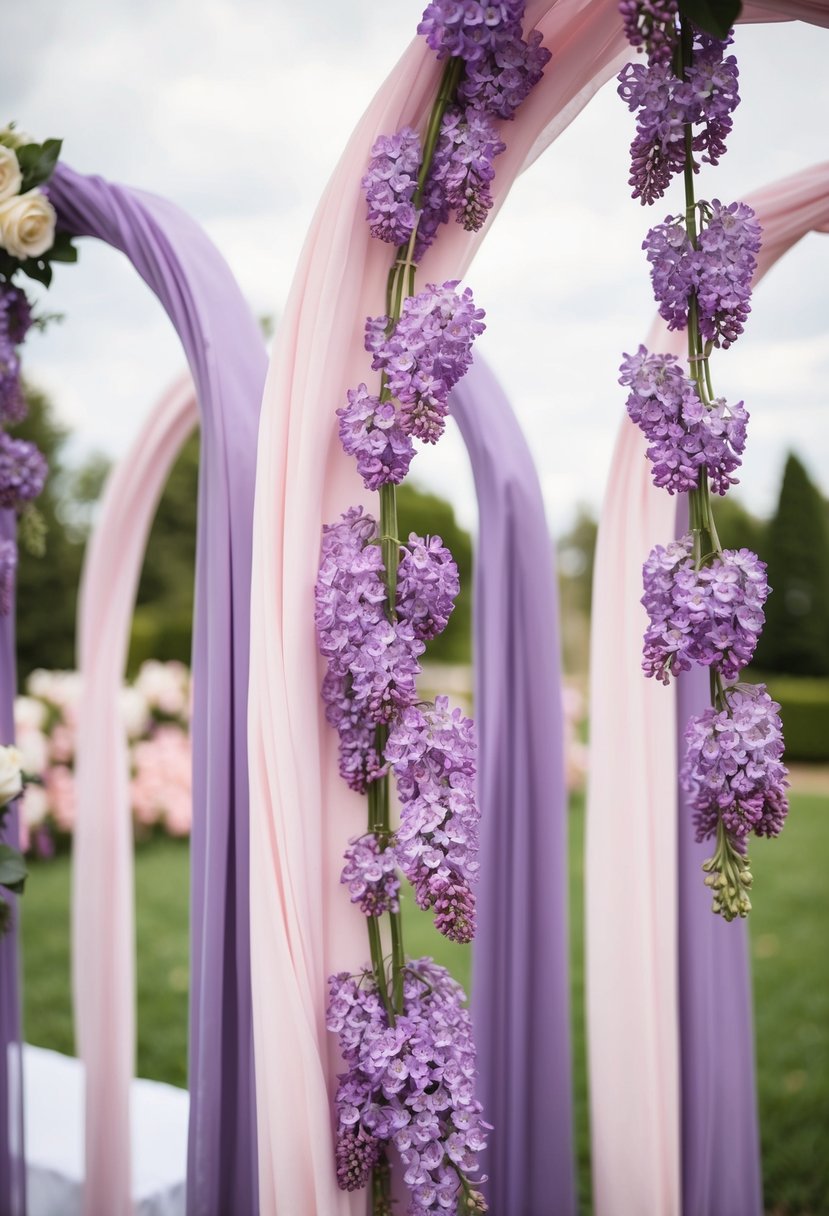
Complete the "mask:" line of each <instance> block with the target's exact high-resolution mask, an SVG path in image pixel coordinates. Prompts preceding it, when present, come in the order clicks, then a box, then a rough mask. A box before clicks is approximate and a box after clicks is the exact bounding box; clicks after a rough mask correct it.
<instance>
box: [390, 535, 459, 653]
mask: <svg viewBox="0 0 829 1216" xmlns="http://www.w3.org/2000/svg"><path fill="white" fill-rule="evenodd" d="M459 591H460V582H459V581H458V567H457V566H456V564H455V559H454V558H453V556H452V554H451V553H450V552H449V550H448V549H447V548H446V546H445V545H444V544H443V542H442V540H441V539H440V537H439V536H429V537H427V538H426V539H425V540H422V539H421V537H419V536H418V535H417V534H416V533H414V532H411V533H410V534H409V544H408V547H407V548H406V550H405V552H404V554H403V557H402V558H401V560H400V565H399V566H398V568H397V615H398V617H399V618H400V620H402V621H408V622H409V624H410V625H411V627H412V629H413V630H414V635H415V637H418V638H422V639H423V640H424V641H427V642H428V641H429V640H430V639H431V638H436V637H437V636H438V634H440V633H443V631H444V629H445V628H446V626H447V625H448V623H449V617H450V616H451V614H452V610H453V608H454V607H455V600H456V598H457V596H458V592H459Z"/></svg>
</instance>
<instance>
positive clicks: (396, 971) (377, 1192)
mask: <svg viewBox="0 0 829 1216" xmlns="http://www.w3.org/2000/svg"><path fill="white" fill-rule="evenodd" d="M463 68H464V63H463V60H462V59H450V60H448V61H447V63H446V66H445V67H444V69H443V75H442V77H441V81H440V88H439V90H438V95H437V97H436V98H435V102H434V104H433V106H432V109H431V112H430V114H429V118H428V121H427V123H426V133H425V136H424V140H423V160H422V162H421V165H420V170H419V172H418V177H417V187H416V189H415V193H414V197H413V199H412V203H413V205H414V206H415V207H419V206H420V203H421V200H422V198H423V191H424V188H425V185H426V179H427V178H428V176H429V170H430V168H431V166H432V159H433V157H434V154H435V148H436V147H437V141H438V137H439V135H440V125H441V122H442V120H443V115H444V113H445V112H446V108H447V106H449V105H450V104H451V102H452V100H453V98H454V95H455V90H456V89H457V87H458V84H459V82H460V79H461V76H462V74H463ZM416 243H417V225H415V228H414V231H413V232H412V235H411V237H410V238H409V241H408V243H407V244H406V245H401V246H400V248H399V249H398V250H397V257H396V258H395V261H394V264H393V265H392V267H391V269H390V271H389V276H388V280H387V284H386V313H387V315H388V318H389V322H388V326H387V331H386V332H387V333H389V334H390V333H391V332H392V331H393V329H394V327H395V325H396V324H397V322H398V321H399V320H400V316H401V314H402V312H403V301H404V299H405V297H406V295H410V296H411V295H414V290H415V275H416V271H417V266H416V264H415V260H414V251H415V245H416ZM390 399H391V392H390V390H389V387H388V381H387V377H386V375H385V373H384V374H383V375H382V376H381V378H380V400H381V401H389V400H390ZM398 532H399V528H398V522H397V491H396V488H395V486H394V485H393V484H388V485H384V486H381V487H380V546H381V551H382V554H383V567H384V569H385V583H386V611H387V613H388V615H389V619H390V620H394V619H395V615H396V613H395V604H396V602H397V567H398V564H399V560H400V541H399V540H398V539H397V537H398ZM388 734H389V731H388V727H387V726H385V725H382V726H378V727H377V732H376V736H375V743H376V747H377V753H378V755H380V756H383V755H384V754H385V748H386V742H387V740H388ZM390 802H391V799H390V793H389V777H388V774H387V775H386V776H384V777H382V778H381V779H380V780H379V781H373V782H372V783H371V784H370V785H369V788H368V828H369V831H370V832H372V833H374V835H376V837H377V840H378V843H379V845H380V847H381V848H382V849H385V848H387V847H388V843H389V840H390V839H391V836H392V830H391V808H390ZM388 916H389V922H390V927H391V958H392V961H391V995H390V994H389V985H388V981H387V977H386V968H385V963H384V959H383V946H382V940H381V935H380V923H379V920H378V919H377V918H376V917H371V916H370V917H368V933H369V945H370V948H371V963H372V969H373V971H374V978H375V982H376V984H377V990H378V992H379V994H380V999H381V1000H382V1002H383V1005H384V1007H385V1009H386V1013H387V1014H388V1017H389V1022H390V1024H391V1025H394V1021H395V1015H396V1014H399V1013H402V1012H403V971H404V968H405V961H406V956H405V952H404V949H403V923H402V920H401V917H400V913H399V912H389V914H388ZM380 1172H381V1171H380V1170H379V1167H378V1169H375V1170H374V1171H373V1174H374V1181H373V1184H372V1186H373V1193H372V1207H373V1211H374V1213H375V1214H376V1216H380V1213H381V1212H385V1211H386V1207H385V1206H384V1205H385V1204H387V1202H388V1201H387V1195H386V1191H385V1190H384V1185H385V1184H382V1185H381V1183H380V1182H378V1173H380ZM387 1172H388V1166H386V1173H387ZM378 1188H379V1189H378Z"/></svg>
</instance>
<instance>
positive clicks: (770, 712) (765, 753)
mask: <svg viewBox="0 0 829 1216" xmlns="http://www.w3.org/2000/svg"><path fill="white" fill-rule="evenodd" d="M726 702H727V709H723V710H721V711H720V712H717V710H716V709H713V708H711V709H706V710H705V711H704V713H702V714H700V715H699V716H697V717H693V718H691V721H690V722H689V723H688V728H687V730H686V731H685V740H686V743H687V745H688V751H687V753H686V756H685V761H684V763H683V765H682V769H681V772H680V779H681V781H682V785H683V788H684V789H685V791H686V793H687V794H688V795H689V798H690V802H691V805H692V807H693V808H694V826H695V827H696V832H697V840H699V841H702V840H706V839H707V838H709V837H712V836H715V835H716V832H717V824H718V821H719V820H720V819H721V820H722V822H723V825H724V827H725V829H726V831H727V832H728V833H729V835H730V836H731V837H732V839H733V840H735V841H739V842H742V841H745V838H746V837H747V836H748V835H749V833H751V832H753V833H754V834H755V835H756V836H777V835H778V834H779V833H780V831H781V830H782V828H783V824H784V822H785V819H786V813H787V810H788V806H787V803H786V788H787V786H788V781H787V776H788V774H787V771H786V768H785V766H784V764H783V763H782V759H781V757H782V755H783V733H782V729H781V726H780V706H779V705H778V704H777V702H776V701H773V700H772V699H771V697H770V696H769V694H768V692H767V691H766V687H765V685H764V684H753V685H745V686H743V685H740V686H738V687H737V688H732V689H730V690H729V691H728V692H727V693H726Z"/></svg>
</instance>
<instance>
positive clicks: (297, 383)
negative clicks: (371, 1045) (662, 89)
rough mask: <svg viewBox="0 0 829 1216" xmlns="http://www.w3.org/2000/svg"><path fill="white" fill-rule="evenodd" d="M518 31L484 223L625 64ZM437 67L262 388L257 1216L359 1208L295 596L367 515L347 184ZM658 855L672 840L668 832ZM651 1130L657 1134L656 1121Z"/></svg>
mask: <svg viewBox="0 0 829 1216" xmlns="http://www.w3.org/2000/svg"><path fill="white" fill-rule="evenodd" d="M812 7H813V6H812V5H796V6H789V5H785V6H784V5H782V4H778V5H777V6H776V13H777V15H780V14H781V13H782V15H784V16H786V17H792V16H797V15H801V14H802V12H804V11H807V10H808V12H809V13H811V12H812ZM818 8H819V12H820V14H821V15H824V14H825V13H826V12H827V11H829V5H823V4H820V5H819V6H818ZM527 23H528V25H535V26H537V27H538V28H539V29H541V31H542V33H543V35H544V41H545V43H546V44H547V45H548V46H550V47H551V48H552V49H553V51H554V60H553V63H552V64H551V65H550V68H549V69H548V71H547V74H546V75H545V77H544V79H543V81H542V82H541V84H540V85H539V86H538V88H537V89H536V90H535V92H534V93H533V94H532V96H531V97H530V98H529V100H528V102H527V103H526V104H525V106H524V107H523V108H522V110H521V111H520V112H519V115H518V117H517V119H516V121H515V122H514V123H511V124H505V125H504V129H503V132H502V134H503V138H504V139H505V140H506V142H507V150H506V152H505V153H504V154H503V155H502V156H501V157H500V158H499V161H498V165H497V176H496V179H495V183H494V191H493V193H494V196H495V209H496V211H497V209H498V208H499V207H500V205H501V204H502V203H503V200H504V198H505V197H506V195H507V193H508V192H509V189H510V186H511V185H512V182H513V180H514V179H515V177H516V176H517V174H518V173H519V172H520V171H521V169H522V168H523V167H524V166H525V165H527V164H529V163H531V162H532V160H533V159H534V158H535V157H536V156H537V155H538V154H539V152H540V151H541V150H542V149H543V148H544V147H545V146H546V145H547V144H548V143H549V142H550V141H551V140H552V139H553V138H555V137H556V135H558V134H559V133H560V131H561V130H563V129H564V127H565V126H566V125H567V123H568V122H570V121H571V120H572V119H573V118H574V117H575V115H576V114H577V113H578V112H579V110H580V109H581V107H582V106H583V105H584V104H586V102H587V101H588V100H589V98H590V97H591V96H592V94H593V93H594V92H595V91H596V89H597V88H598V87H599V86H600V85H601V84H602V83H603V82H604V81H605V80H606V79H607V78H608V77H609V75H610V74H611V73H612V72H613V70H614V69H615V68H616V67H617V66H618V64H619V63H620V62H621V61H622V60H623V58H624V57H625V56H626V49H625V43H624V40H623V37H622V33H621V28H620V22H619V19H618V13H617V9H616V4H615V0H561V2H560V3H556V4H550V3H549V0H534V2H531V3H530V4H528V6H527ZM439 70H440V69H439V65H437V63H436V62H435V60H434V58H433V56H432V54H431V52H430V51H429V50H428V48H427V47H426V46H425V44H423V43H422V42H415V43H413V44H412V45H411V46H410V48H409V49H408V51H407V52H406V54H405V55H404V56H403V58H402V60H401V61H400V63H399V64H398V66H397V67H396V68H395V69H394V71H393V72H392V74H391V75H390V77H389V78H388V80H387V81H386V83H385V84H384V85H383V86H382V87H381V89H380V90H379V92H378V94H377V96H376V97H375V99H374V101H373V102H372V104H371V105H370V107H369V109H368V110H367V112H366V114H365V115H364V116H363V118H362V119H361V121H360V123H359V124H358V126H357V129H356V131H355V133H354V135H353V136H352V139H351V141H350V142H349V144H348V147H347V148H346V151H345V153H344V155H343V157H342V159H341V161H340V163H339V165H338V166H337V168H336V170H335V172H334V174H333V176H332V178H331V181H330V183H329V185H328V188H327V190H326V191H325V193H324V195H323V198H322V200H321V202H320V205H319V207H318V210H317V213H316V215H315V217H314V220H313V223H312V225H311V229H310V232H309V235H308V237H307V240H306V243H305V247H304V250H303V254H302V257H301V260H300V264H299V267H298V270H297V273H296V276H295V279H294V283H293V287H292V291H291V294H290V298H289V301H288V304H287V308H286V312H285V316H284V320H283V323H282V326H281V328H280V332H279V335H278V339H277V342H276V344H275V349H274V353H273V356H272V361H271V368H270V372H269V376H268V381H267V383H266V387H265V395H264V401H263V411H262V419H261V425H260V434H259V452H258V464H257V483H256V504H255V511H254V536H253V573H252V606H251V686H250V700H249V728H250V735H249V763H250V784H251V956H252V971H253V1018H254V1046H255V1057H256V1086H257V1116H258V1128H259V1162H260V1202H261V1211H262V1213H263V1214H264V1216H274V1214H276V1213H278V1216H305V1214H306V1213H308V1212H325V1213H330V1214H331V1216H338V1214H345V1213H356V1212H358V1211H359V1210H360V1209H361V1208H362V1206H363V1204H364V1199H363V1198H362V1197H361V1196H356V1197H355V1196H348V1195H345V1194H342V1193H340V1192H338V1191H337V1189H336V1184H335V1179H334V1171H333V1152H332V1136H331V1123H330V1105H329V1093H330V1089H331V1086H332V1083H333V1078H334V1073H335V1072H336V1068H337V1060H336V1055H335V1051H334V1047H333V1044H332V1042H331V1040H330V1037H328V1036H327V1035H326V1032H325V1028H324V1006H325V991H326V977H327V975H328V974H330V973H331V972H332V971H336V970H338V969H340V968H351V967H354V966H358V965H360V964H361V963H362V962H363V961H364V958H365V955H366V946H365V940H364V935H365V930H364V927H363V925H362V923H361V918H360V916H359V914H358V913H356V912H354V910H353V909H352V908H350V906H349V904H348V899H347V895H345V894H344V893H343V891H342V890H341V889H340V888H339V885H338V881H337V878H338V874H339V869H340V858H341V852H342V848H343V845H344V842H345V841H346V840H347V838H348V837H349V836H350V835H352V834H354V833H355V832H358V831H359V832H361V831H363V830H364V809H363V805H362V802H361V800H360V799H359V798H358V797H357V796H355V795H353V794H352V793H350V792H349V791H348V790H347V789H346V788H345V787H344V785H343V783H342V782H341V781H340V780H339V778H338V776H337V771H336V757H335V752H336V741H335V738H334V733H333V732H332V731H331V730H330V729H329V728H328V727H327V726H326V724H325V722H324V720H323V716H322V711H321V705H320V699H319V683H320V676H321V673H320V670H319V667H318V662H317V654H316V647H315V642H314V631H313V604H312V588H313V582H314V576H315V572H316V565H317V558H318V551H319V537H320V530H321V527H322V525H323V523H325V522H328V521H331V520H334V519H336V518H337V517H338V516H339V514H340V513H341V512H342V511H343V510H344V509H345V508H346V507H347V506H349V505H351V504H353V503H356V502H365V503H368V496H367V495H366V494H365V493H364V492H363V490H362V489H361V486H360V483H359V481H358V479H357V477H356V474H355V472H354V468H353V464H352V462H351V461H350V460H348V459H347V458H346V457H345V456H344V455H343V453H342V452H341V450H340V448H339V444H338V441H337V437H336V425H335V424H336V419H335V416H334V411H335V409H336V408H337V406H338V405H339V404H340V403H341V401H342V400H343V399H344V394H345V391H346V389H347V388H348V387H349V386H353V385H356V384H358V383H359V382H360V381H361V380H364V379H366V378H367V377H368V376H369V374H370V373H369V364H368V361H367V359H366V356H365V353H364V351H363V342H362V329H363V322H364V318H365V317H366V316H367V315H376V314H378V313H380V312H382V310H383V301H384V291H385V282H386V275H387V272H388V267H389V263H390V251H389V249H388V248H387V247H385V246H383V245H381V244H380V243H378V242H374V241H372V240H371V238H370V236H369V233H368V228H367V225H366V223H365V216H364V211H365V204H364V201H363V199H362V197H361V194H360V188H359V181H360V177H361V175H362V173H363V172H364V169H365V165H366V161H367V158H368V155H369V149H370V147H371V144H372V143H373V141H374V139H375V138H376V137H377V136H378V135H380V134H383V133H390V132H393V131H396V130H399V128H400V127H401V126H402V125H403V124H404V123H407V124H410V125H415V126H417V125H421V124H422V122H423V120H424V118H425V114H426V110H427V107H428V105H429V103H430V101H431V98H432V97H433V95H434V91H435V86H436V83H437V79H438V74H439ZM489 228H490V223H487V224H486V225H485V227H484V229H483V230H482V231H481V232H480V233H478V234H476V235H474V236H470V235H469V234H466V233H464V232H463V231H462V230H461V229H460V228H459V227H458V226H457V225H451V226H450V227H449V228H447V229H444V230H443V231H442V232H441V234H440V236H439V238H438V240H437V242H436V244H435V246H434V247H433V249H432V250H431V251H430V252H429V254H428V255H427V256H426V258H425V260H424V264H423V269H422V272H421V274H420V275H419V282H420V283H421V284H422V283H425V282H435V281H437V282H439V281H442V280H444V279H455V278H460V277H462V276H463V275H464V273H465V272H466V270H467V268H468V266H469V264H470V262H471V260H472V257H473V255H474V252H475V250H476V249H477V246H478V243H479V242H480V240H482V239H483V237H484V235H485V234H486V233H487V232H488V231H489ZM479 302H480V303H481V304H483V305H485V304H486V301H485V300H481V301H479ZM314 672H316V673H317V678H316V679H315V678H314V676H313V673H314ZM643 695H644V694H643ZM665 769H666V772H667V771H668V766H667V763H666V766H665ZM665 843H666V844H668V845H670V844H672V837H671V836H670V833H669V839H668V840H667V841H666V842H665ZM657 932H658V930H657ZM674 1098H675V1094H674ZM666 1118H667V1123H668V1126H669V1127H670V1123H671V1115H670V1113H668V1115H667V1116H666ZM674 1123H675V1119H674ZM670 1139H671V1137H670V1134H669V1136H668V1137H667V1139H666V1145H667V1144H669V1142H670ZM666 1152H667V1157H668V1160H667V1173H668V1175H670V1180H668V1179H667V1178H666V1180H665V1181H664V1183H663V1185H662V1186H661V1187H660V1189H659V1194H660V1195H665V1196H670V1195H671V1194H673V1193H674V1191H675V1190H676V1174H677V1168H678V1165H677V1161H676V1153H675V1150H672V1149H670V1148H667V1149H666ZM652 1210H664V1211H666V1212H667V1211H669V1208H665V1209H660V1208H659V1206H658V1205H657V1207H655V1208H653V1209H652Z"/></svg>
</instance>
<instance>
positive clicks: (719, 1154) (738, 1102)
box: [677, 502, 763, 1216]
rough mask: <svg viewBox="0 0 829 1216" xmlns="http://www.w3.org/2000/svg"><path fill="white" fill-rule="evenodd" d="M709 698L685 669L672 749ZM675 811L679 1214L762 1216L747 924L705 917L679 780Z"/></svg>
mask: <svg viewBox="0 0 829 1216" xmlns="http://www.w3.org/2000/svg"><path fill="white" fill-rule="evenodd" d="M682 505H683V507H685V505H686V504H685V503H684V502H683V504H682ZM678 522H679V528H678V529H677V531H678V532H682V531H684V530H685V529H684V524H685V522H686V521H684V520H681V519H680V520H679V521H678ZM709 703H710V702H709V693H708V672H707V671H704V670H702V669H701V668H700V669H697V670H695V671H691V672H685V673H683V675H682V676H681V677H680V678H679V680H678V681H677V734H678V739H677V751H678V754H679V755H682V754H683V753H684V746H685V745H684V742H683V732H684V730H685V726H686V724H687V722H688V719H689V718H690V717H691V715H692V714H700V713H702V712H703V710H704V709H706V708H707V707H708V705H709ZM678 809H679V823H678V834H679V835H678V852H679V879H678V881H679V1016H680V1022H679V1036H680V1050H681V1076H682V1087H681V1094H682V1112H681V1122H682V1214H683V1216H711V1214H712V1213H716V1216H761V1213H762V1211H763V1185H762V1177H761V1171H760V1133H759V1127H758V1120H757V1093H756V1089H755V1082H754V1034H753V1033H752V1021H753V1019H752V1010H751V977H750V974H749V957H748V932H747V927H746V924H745V922H743V921H741V922H740V923H739V924H730V925H729V924H726V922H725V921H724V920H723V919H722V918H721V917H719V916H714V915H712V913H711V893H710V891H709V890H708V888H707V887H705V886H704V885H703V882H702V877H703V875H702V870H701V868H700V867H701V866H702V863H703V861H704V860H705V859H706V857H710V856H711V852H712V845H711V841H710V840H707V841H705V842H703V844H697V843H696V841H695V840H694V827H693V812H692V810H691V808H690V807H689V805H688V799H687V797H686V795H685V794H684V792H683V790H682V788H681V787H680V788H679V793H678Z"/></svg>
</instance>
